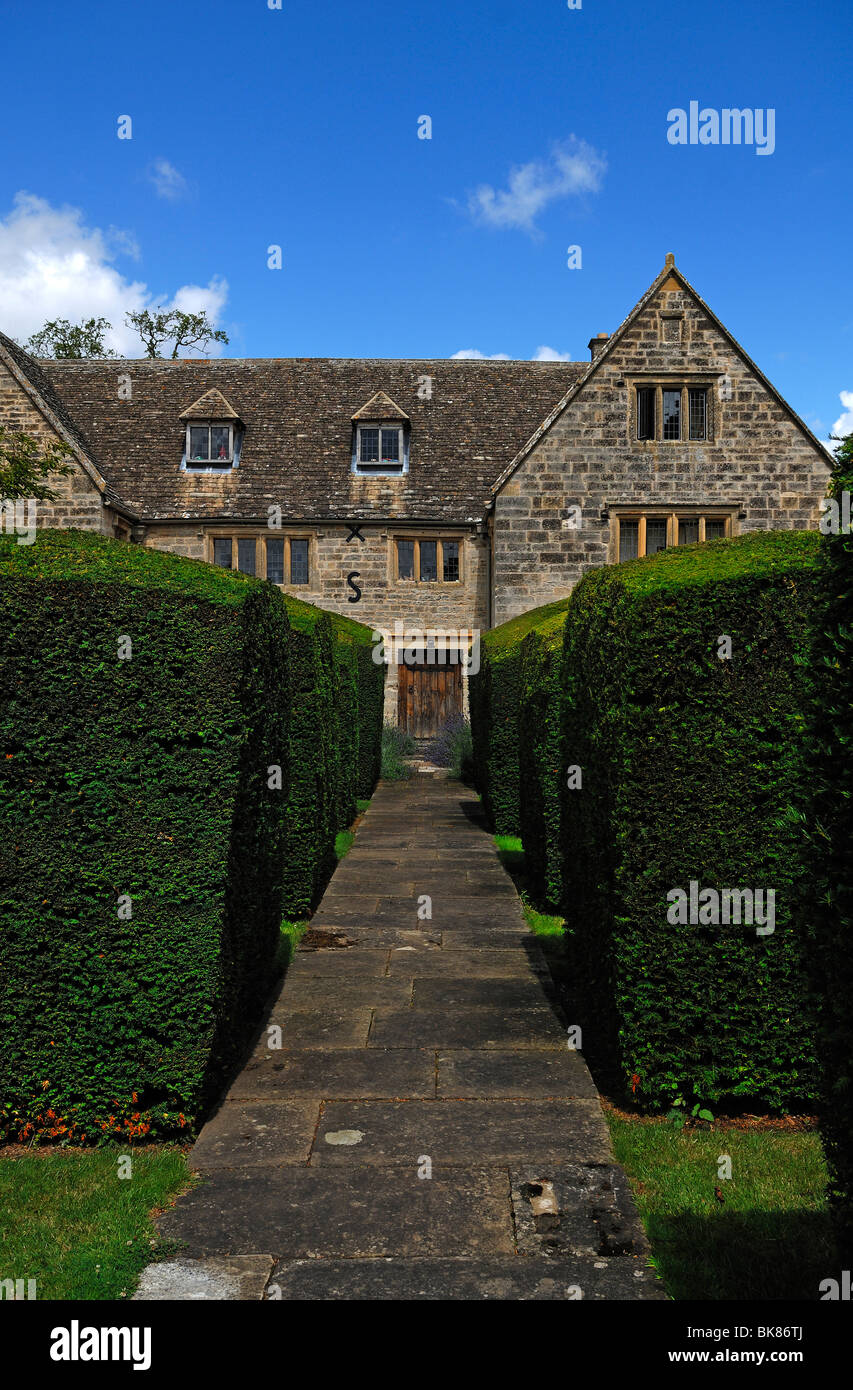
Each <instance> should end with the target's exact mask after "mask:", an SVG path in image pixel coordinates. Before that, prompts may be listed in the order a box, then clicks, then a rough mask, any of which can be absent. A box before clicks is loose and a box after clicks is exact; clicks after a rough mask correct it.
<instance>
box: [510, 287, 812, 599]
mask: <svg viewBox="0 0 853 1390" xmlns="http://www.w3.org/2000/svg"><path fill="white" fill-rule="evenodd" d="M662 315H663V316H666V315H680V316H681V317H680V318H679V319H678V320H677V321H678V323H679V324H680V341H677V342H676V341H666V340H665V329H664V324H665V322H666V319H665V317H662ZM605 346H606V345H605ZM726 378H728V382H727V381H726V380H725V379H726ZM646 380H648V382H649V383H652V382H654V383H657V384H659V385H664V386H665V385H675V384H680V383H683V384H685V385H695V386H706V387H707V389H708V399H709V414H710V438H709V439H707V440H705V441H703V442H701V443H699V442H691V443H688V442H686V441H641V440H638V439H637V438H636V421H635V419H634V404H633V402H634V400H635V390H634V388H635V387H636V385H638V384H639V385H643V384H644V383H645V381H646ZM828 474H829V461H828V458H827V456H826V455H825V454H824V452H823V450H820V449H819V448H818V447H816V446H815V445H814V444H813V443H812V442H811V441H810V440H809V438H808V437H807V436H806V435H805V434H804V433H803V431H802V430H801V429H800V428H799V427H798V426H797V425H796V424H795V423H794V421H793V420H792V419H791V417H790V415H789V414H788V413H787V411H786V410H785V409H784V408H783V407H782V406H781V405H780V404H779V402H778V401H777V400H776V398H775V397H774V396H773V395H772V394H771V393H770V392H769V391H768V390H767V388H766V387H765V386H764V385H763V383H762V382H761V380H760V379H759V378H758V377H757V376H756V375H755V373H754V372H753V371H752V370H751V369H750V367H749V366H748V364H747V362H746V361H745V359H744V357H743V356H742V354H741V353H740V352H739V351H738V350H737V348H736V347H735V346H734V345H733V344H732V342H731V341H730V340H729V339H728V338H727V337H726V336H725V335H724V334H723V333H721V332H720V330H719V329H718V328H717V326H716V324H714V323H713V321H712V320H710V319H709V318H708V315H707V313H706V311H705V310H704V309H703V307H702V305H701V304H700V303H698V302H697V301H696V300H695V299H694V298H693V297H692V296H691V295H689V294H688V293H687V291H686V290H685V289H684V287H683V286H682V284H681V282H680V281H679V280H678V279H677V278H676V277H675V276H672V275H671V276H669V277H668V278H667V280H666V281H664V283H663V285H662V286H661V288H660V290H659V291H658V292H657V294H656V295H655V296H654V297H653V299H652V300H650V301H649V303H648V304H647V305H646V306H645V307H644V309H643V311H642V312H641V314H640V315H638V317H637V319H636V320H635V321H634V322H633V323H632V324H631V326H630V328H629V329H628V331H627V332H626V333H625V335H624V337H623V338H622V340H621V341H620V342H619V343H618V344H617V345H616V346H615V347H614V348H613V349H612V350H611V352H610V354H609V355H608V356H606V357H605V358H604V360H603V361H602V363H601V365H600V366H599V368H598V370H597V371H596V372H594V373H593V375H592V376H591V377H590V379H589V380H588V381H587V383H586V384H585V385H584V386H583V387H582V388H581V390H580V392H579V393H578V395H577V396H576V397H575V399H574V400H573V401H572V402H571V404H570V405H569V406H568V408H567V409H566V410H565V411H564V412H563V414H562V415H561V416H560V417H559V419H558V420H557V421H556V422H555V424H554V425H553V426H552V427H551V429H550V430H549V431H547V432H546V433H545V434H544V435H543V436H542V438H541V439H540V440H539V441H538V442H537V443H536V445H535V446H534V447H533V449H532V451H531V453H530V454H529V455H528V457H527V458H526V459H525V460H524V462H523V463H522V464H521V465H520V467H519V468H518V469H517V470H516V472H515V473H514V474H513V475H512V477H511V478H510V479H509V481H508V482H507V483H506V484H505V485H504V487H503V488H502V489H501V491H500V492H499V494H498V496H497V499H496V503H495V512H494V520H493V528H494V577H493V584H494V616H493V620H494V622H495V623H496V624H497V623H502V622H505V621H506V620H507V619H508V618H512V617H515V616H516V615H517V614H518V613H522V612H524V611H525V610H526V609H529V608H535V607H537V606H538V605H540V604H543V603H550V602H551V601H553V600H554V599H556V598H562V597H564V596H565V595H566V594H567V593H569V591H570V590H571V589H572V587H573V586H574V584H575V583H576V582H577V581H578V579H580V577H581V576H582V575H583V574H584V572H585V571H586V570H587V569H589V568H591V567H592V566H594V565H601V564H606V563H608V562H612V561H614V560H615V559H616V554H615V527H614V525H613V518H612V515H607V511H608V509H609V508H613V507H618V506H619V505H620V504H621V505H623V506H637V507H648V506H653V507H655V508H658V507H659V508H661V510H666V508H667V507H668V506H671V507H677V506H678V505H683V506H691V505H692V506H694V507H697V506H701V505H709V506H714V505H716V506H717V507H721V508H731V509H732V522H731V525H732V533H733V534H738V533H739V532H742V531H753V530H763V529H774V528H792V529H803V528H816V527H817V525H818V521H819V517H820V510H819V503H820V500H821V498H822V497H824V496H825V494H826V480H827V477H828ZM573 506H579V507H580V508H581V524H580V528H579V529H568V528H567V527H566V526H565V525H564V522H565V521H566V519H567V517H568V513H569V509H570V508H571V507H573Z"/></svg>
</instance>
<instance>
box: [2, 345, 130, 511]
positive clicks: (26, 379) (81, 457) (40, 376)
mask: <svg viewBox="0 0 853 1390" xmlns="http://www.w3.org/2000/svg"><path fill="white" fill-rule="evenodd" d="M0 362H2V363H3V364H4V366H5V367H6V368H7V369H8V371H9V372H11V374H12V376H13V377H14V379H15V381H17V383H18V385H19V386H20V387H21V389H22V391H24V392H25V394H26V395H27V396H29V398H30V400H31V401H32V403H33V405H34V406H35V408H36V410H37V411H38V412H39V414H40V415H41V416H43V418H44V419H45V421H46V422H47V423H48V424H49V425H50V427H51V428H52V429H53V430H54V431H55V433H56V434H57V435H58V436H59V438H60V439H62V440H64V441H65V443H66V444H67V445H68V446H69V447H70V449H71V451H72V454H73V456H74V458H76V460H77V462H78V463H79V465H80V467H81V468H82V469H83V471H84V473H85V474H86V475H87V477H89V478H90V479H91V481H92V482H93V483H94V485H95V487H96V488H97V490H98V492H100V493H103V495H104V499H105V501H107V502H109V503H110V505H112V506H115V507H117V508H118V509H119V510H121V511H127V508H126V506H125V504H124V503H123V502H122V500H121V498H120V497H119V495H118V494H117V493H116V492H115V491H114V490H113V489H112V488H111V487H110V485H109V483H108V481H107V479H106V478H105V477H104V476H103V474H102V473H101V471H100V469H99V468H98V467H97V465H96V463H95V461H94V456H93V453H92V449H91V447H90V445H89V442H88V440H87V439H86V437H85V435H84V434H83V433H82V432H81V431H80V429H79V427H78V424H77V422H76V421H75V420H74V419H73V417H72V415H71V414H70V413H69V411H68V410H67V408H66V406H65V403H64V402H63V400H62V398H61V396H59V395H58V394H57V393H56V392H55V391H54V389H53V385H52V383H51V381H50V378H49V376H47V374H46V373H45V371H44V370H43V367H42V365H41V363H40V362H39V361H38V359H37V358H35V357H31V356H30V354H29V353H28V352H25V350H24V349H23V348H22V347H21V346H20V345H19V344H18V343H16V342H15V341H14V340H13V339H12V338H7V337H6V335H5V333H0Z"/></svg>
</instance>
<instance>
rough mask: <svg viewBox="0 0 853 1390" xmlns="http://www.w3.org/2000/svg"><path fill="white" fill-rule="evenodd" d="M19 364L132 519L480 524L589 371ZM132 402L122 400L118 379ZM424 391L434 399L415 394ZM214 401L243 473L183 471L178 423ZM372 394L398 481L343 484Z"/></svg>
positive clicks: (385, 363)
mask: <svg viewBox="0 0 853 1390" xmlns="http://www.w3.org/2000/svg"><path fill="white" fill-rule="evenodd" d="M17 353H18V354H19V355H20V357H21V358H23V359H26V360H25V361H24V362H23V363H22V367H23V369H24V370H25V371H26V372H27V373H28V374H29V375H33V368H34V369H35V372H36V373H37V374H38V376H39V379H40V380H42V381H44V382H45V385H46V389H47V390H49V391H50V392H51V395H52V397H53V399H55V400H58V402H59V403H60V408H61V409H62V410H63V412H64V414H65V416H66V417H68V418H69V419H70V420H73V422H74V426H75V429H76V431H77V433H78V435H79V437H80V439H81V441H82V442H83V443H84V444H85V447H86V450H87V453H88V454H89V457H90V458H91V459H92V462H93V463H94V464H95V465H96V467H97V468H98V469H99V470H100V471H101V473H102V474H103V476H104V477H105V478H106V479H107V482H108V485H109V488H110V490H111V491H112V492H114V493H115V494H117V495H118V496H119V497H120V498H121V499H122V500H123V501H124V503H125V504H126V506H127V507H128V508H129V509H130V510H131V511H132V512H134V513H135V514H137V515H138V516H139V517H140V518H141V519H142V520H154V519H157V518H178V517H183V518H187V519H195V518H199V519H205V518H206V519H213V518H215V517H224V518H234V519H237V518H245V519H247V520H248V519H250V518H251V519H255V518H262V517H266V513H267V507H268V506H270V505H277V506H280V507H281V508H282V514H283V516H284V517H285V519H299V518H301V519H304V520H320V519H342V520H345V519H347V518H352V519H365V520H368V519H377V518H378V519H384V518H388V519H389V520H390V519H401V518H408V519H410V520H413V521H414V520H418V521H420V520H423V521H433V520H434V521H444V522H450V521H457V522H464V521H469V520H480V519H481V518H482V517H483V515H484V513H485V509H486V505H487V502H488V498H489V492H490V489H491V487H492V485H493V484H494V482H495V480H496V479H497V478H498V477H499V476H500V474H501V473H502V472H503V470H504V469H506V468H507V466H508V465H509V464H510V463H511V462H512V460H513V459H514V458H515V457H516V455H517V454H518V452H519V451H520V450H521V449H522V448H523V446H524V445H525V443H526V442H527V440H528V439H529V438H530V436H531V435H532V434H533V433H534V431H535V430H536V429H537V427H538V426H539V425H541V423H542V421H543V420H544V419H546V418H547V416H548V415H549V414H550V413H551V411H553V410H554V409H555V407H556V406H557V405H558V403H559V402H560V400H561V399H562V398H563V397H564V396H565V394H566V392H567V390H568V389H569V388H570V387H571V385H572V384H573V383H574V382H575V381H576V380H577V379H578V378H579V377H580V376H581V374H582V373H583V372H584V371H585V370H586V366H587V364H586V363H585V362H520V361H515V362H513V361H509V362H506V361H477V360H466V359H439V360H402V361H389V360H381V361H380V360H371V359H367V358H357V359H331V358H286V359H275V358H274V359H227V358H225V359H223V358H219V359H216V360H214V361H200V360H184V361H180V360H179V361H177V362H173V361H171V360H169V361H151V360H147V359H144V360H142V361H123V360H120V359H111V360H97V361H94V360H85V361H48V360H41V361H39V362H38V363H37V364H36V363H33V362H32V359H27V355H26V354H25V353H23V352H22V350H21V349H20V348H18V349H17ZM125 373H126V374H127V375H129V376H130V379H131V385H132V399H131V400H130V401H127V400H120V399H119V395H118V377H119V375H122V374H125ZM427 376H428V377H431V378H432V397H431V399H422V397H421V396H419V394H418V388H419V384H420V382H421V381H422V379H423V378H424V377H427ZM211 391H218V392H221V394H222V396H223V397H224V398H225V400H226V401H227V402H228V404H229V405H230V406H231V408H232V409H233V410H234V411H235V412H236V414H237V416H238V417H239V418H240V420H241V421H242V422H243V423H244V425H245V436H244V439H243V448H242V453H241V458H240V466H239V468H237V469H234V470H233V471H230V472H228V473H223V474H216V475H211V474H204V473H194V472H182V471H181V468H180V463H181V457H182V455H183V451H184V441H185V423H184V421H183V420H182V419H181V415H182V413H185V412H186V410H187V408H188V407H189V406H191V405H192V404H193V403H194V402H196V401H198V400H199V399H201V398H204V397H206V396H207V395H208V393H209V392H211ZM377 392H384V394H385V395H386V396H388V397H390V399H391V400H392V401H393V402H395V403H396V405H397V406H398V407H399V409H400V410H401V411H403V412H405V414H406V415H407V416H408V417H409V418H410V420H411V449H410V463H409V472H408V474H406V475H404V476H402V477H396V478H378V477H370V478H367V477H357V476H355V475H353V474H352V472H351V457H352V428H353V426H352V420H353V416H354V415H355V414H356V412H359V411H360V410H361V408H362V407H363V406H364V405H365V403H366V402H368V401H369V400H370V399H371V397H372V396H374V395H375V394H376V393H377Z"/></svg>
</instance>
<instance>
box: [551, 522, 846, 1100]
mask: <svg viewBox="0 0 853 1390" xmlns="http://www.w3.org/2000/svg"><path fill="white" fill-rule="evenodd" d="M818 550H819V545H818V537H817V535H816V534H814V533H807V532H793V533H792V532H765V533H759V534H751V535H747V536H743V537H739V538H737V539H735V540H732V541H719V542H710V543H708V544H706V545H702V546H689V547H685V548H684V549H678V550H672V551H665V552H663V553H662V554H659V555H657V556H654V557H650V558H648V559H644V560H637V561H632V562H631V563H629V564H623V565H620V566H618V567H617V566H613V567H607V568H605V569H600V570H596V571H594V572H592V573H590V574H588V575H586V576H585V577H584V579H583V580H582V581H581V583H580V584H579V585H578V586H577V588H576V590H575V592H574V594H573V596H572V602H571V605H570V608H569V613H568V618H567V622H566V629H565V646H564V658H563V683H564V692H565V723H564V765H565V766H568V765H570V764H578V765H580V767H581V768H582V777H583V785H582V789H581V790H575V791H568V790H566V789H565V787H564V788H563V791H562V796H563V817H562V836H563V841H562V843H563V860H564V865H565V895H564V905H565V911H566V915H567V922H568V927H569V942H570V946H571V951H572V956H573V959H574V963H575V968H576V971H577V985H578V988H579V991H580V994H581V995H582V997H583V998H584V999H585V1001H586V1006H587V1008H588V1017H587V1020H586V1021H587V1026H588V1028H592V1029H595V1031H596V1034H597V1035H598V1039H597V1041H598V1042H599V1043H601V1042H602V1041H603V1042H605V1043H609V1044H610V1047H611V1050H612V1055H615V1057H616V1059H617V1061H618V1064H619V1067H620V1071H621V1075H622V1077H623V1079H624V1082H625V1084H626V1086H627V1088H628V1089H629V1091H630V1092H631V1093H633V1095H634V1098H635V1099H636V1100H638V1101H641V1102H645V1103H647V1104H649V1105H651V1106H654V1107H657V1106H661V1105H663V1104H664V1103H666V1102H667V1101H668V1100H671V1099H672V1097H673V1096H674V1095H676V1094H678V1093H681V1094H683V1095H685V1096H695V1097H696V1098H699V1099H702V1100H704V1101H707V1102H708V1103H710V1104H712V1105H713V1104H715V1103H718V1102H720V1101H721V1100H723V1099H729V1098H733V1097H735V1098H740V1099H742V1100H743V1101H747V1100H748V1101H749V1102H750V1103H751V1104H761V1105H770V1106H774V1107H777V1106H778V1107H783V1106H793V1105H797V1104H800V1103H802V1104H806V1105H809V1104H811V1103H812V1101H813V1098H814V1096H815V1088H816V1077H815V1065H814V1056H813V1012H814V1009H813V999H812V996H811V994H810V992H809V989H808V987H807V985H806V982H805V977H804V970H803V955H804V941H803V937H804V932H803V923H802V921H801V920H800V918H799V916H798V914H797V913H796V912H795V910H794V889H795V884H796V881H797V877H798V874H799V873H800V872H801V856H799V854H798V844H797V834H796V830H795V828H794V827H793V825H792V823H791V818H790V807H791V803H792V802H793V800H794V799H795V796H796V792H797V788H798V786H799V784H800V782H801V780H802V777H803V739H802V728H803V711H804V709H805V707H806V701H807V694H808V679H807V669H806V665H805V664H804V659H805V653H806V650H807V645H808V626H809V618H810V614H811V613H812V612H813V610H814V605H815V601H816V596H817V592H818V566H817V556H818ZM724 634H726V635H729V636H730V637H731V639H732V643H733V655H732V659H731V660H720V659H719V657H718V650H719V647H718V641H717V639H718V637H719V636H721V635H724ZM691 881H695V882H697V883H698V885H699V887H700V888H715V889H717V890H720V889H722V888H723V887H727V888H751V889H759V888H760V889H765V890H767V889H771V888H772V889H775V892H776V925H775V931H774V932H773V934H772V935H768V936H764V937H759V936H758V935H757V934H756V932H755V928H754V927H736V926H728V927H726V926H717V927H714V926H703V925H671V924H670V923H669V922H668V920H667V914H668V908H669V906H670V904H669V903H668V900H667V893H668V892H669V891H670V890H672V889H675V888H681V889H683V890H685V891H687V890H688V889H689V885H690V883H691Z"/></svg>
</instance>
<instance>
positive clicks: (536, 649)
mask: <svg viewBox="0 0 853 1390" xmlns="http://www.w3.org/2000/svg"><path fill="white" fill-rule="evenodd" d="M565 620H566V607H565V605H564V606H563V607H562V608H561V610H560V611H559V612H558V613H555V614H554V615H553V616H552V617H551V618H550V619H547V620H545V621H544V622H543V623H542V624H541V625H540V626H539V627H537V628H534V629H533V631H532V632H530V633H528V635H527V636H526V637H525V639H524V641H523V643H522V648H521V698H520V700H519V706H518V747H519V757H520V781H519V792H520V813H521V814H520V821H521V839H522V844H523V846H524V871H525V875H526V878H527V884H528V888H529V891H530V893H531V895H532V897H533V900H534V902H536V903H539V904H541V905H542V906H556V905H557V904H559V902H560V899H561V897H562V880H563V860H562V848H561V844H560V790H561V786H562V775H563V756H562V682H561V666H562V661H561V658H562V647H563V628H564V626H565Z"/></svg>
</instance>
